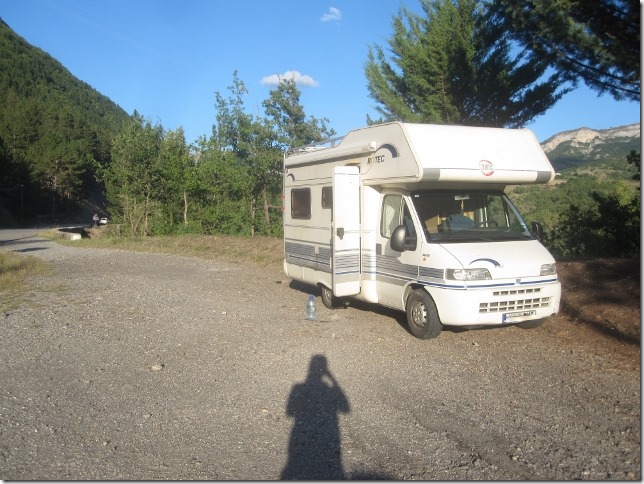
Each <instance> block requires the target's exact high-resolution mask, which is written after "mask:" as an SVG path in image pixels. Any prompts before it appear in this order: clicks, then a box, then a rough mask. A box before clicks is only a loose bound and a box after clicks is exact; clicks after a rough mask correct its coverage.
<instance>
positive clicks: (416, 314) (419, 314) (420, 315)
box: [411, 302, 427, 328]
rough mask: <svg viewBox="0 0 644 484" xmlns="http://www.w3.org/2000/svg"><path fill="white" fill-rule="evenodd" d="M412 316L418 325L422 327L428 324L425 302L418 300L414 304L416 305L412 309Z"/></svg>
mask: <svg viewBox="0 0 644 484" xmlns="http://www.w3.org/2000/svg"><path fill="white" fill-rule="evenodd" d="M411 318H412V321H413V322H414V324H415V325H416V326H418V327H421V328H422V327H423V326H425V324H427V309H426V308H425V305H424V304H423V303H421V302H417V303H416V304H414V307H413V308H412V309H411Z"/></svg>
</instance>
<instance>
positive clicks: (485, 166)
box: [479, 160, 494, 176]
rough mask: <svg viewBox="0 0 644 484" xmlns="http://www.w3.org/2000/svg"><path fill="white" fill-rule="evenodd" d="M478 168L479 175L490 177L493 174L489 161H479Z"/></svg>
mask: <svg viewBox="0 0 644 484" xmlns="http://www.w3.org/2000/svg"><path fill="white" fill-rule="evenodd" d="M479 168H480V169H481V173H483V175H485V176H490V175H491V174H492V173H494V165H493V164H492V162H491V161H487V160H481V161H479Z"/></svg>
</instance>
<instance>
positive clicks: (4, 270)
mask: <svg viewBox="0 0 644 484" xmlns="http://www.w3.org/2000/svg"><path fill="white" fill-rule="evenodd" d="M48 268H49V266H48V265H47V263H46V262H44V261H43V260H41V259H39V258H37V257H34V256H30V255H19V254H15V253H12V252H0V312H7V311H9V310H11V309H13V308H15V307H16V306H17V305H18V304H19V302H20V301H21V300H22V297H23V296H24V294H25V293H26V292H27V291H28V287H27V284H26V280H27V278H28V277H30V276H34V275H40V274H43V273H45V272H47V270H48Z"/></svg>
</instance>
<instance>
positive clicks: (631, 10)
mask: <svg viewBox="0 0 644 484" xmlns="http://www.w3.org/2000/svg"><path fill="white" fill-rule="evenodd" d="M640 8H641V6H640V4H639V2H637V1H636V0H522V1H516V0H493V2H492V3H491V8H490V18H491V19H492V21H494V22H500V23H501V24H502V25H503V27H504V28H505V29H506V30H507V31H508V32H510V33H511V36H512V37H513V38H514V39H516V40H517V41H518V42H519V43H520V44H521V45H522V46H523V47H524V48H526V49H529V50H530V51H531V52H532V53H533V55H534V56H535V58H537V59H539V60H541V61H542V62H547V63H549V64H550V65H551V66H552V67H553V68H554V69H556V70H557V71H559V72H560V73H561V74H562V75H564V76H565V77H566V79H567V80H568V81H570V82H571V83H573V85H577V84H578V83H579V81H580V80H583V81H584V82H585V83H586V84H587V85H588V86H589V87H590V88H591V89H593V90H595V91H597V92H598V93H599V94H602V93H609V94H610V95H612V96H613V97H614V98H615V99H617V100H621V99H629V100H634V101H639V100H640V65H641V60H640Z"/></svg>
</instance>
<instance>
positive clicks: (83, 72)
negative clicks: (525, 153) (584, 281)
mask: <svg viewBox="0 0 644 484" xmlns="http://www.w3.org/2000/svg"><path fill="white" fill-rule="evenodd" d="M402 5H404V6H406V7H408V8H410V9H411V10H412V11H416V12H420V5H419V2H418V0H341V1H338V0H323V1H321V0H273V1H269V0H240V1H234V2H233V1H224V0H183V1H177V0H2V2H0V17H1V18H2V19H3V20H4V21H5V22H6V23H7V24H8V25H9V27H11V28H12V29H13V30H14V31H15V32H16V33H17V34H18V35H20V36H21V37H23V38H24V39H25V40H26V41H27V42H29V43H30V44H32V45H34V46H36V47H39V48H41V49H42V50H44V51H45V52H47V53H48V54H50V55H51V56H52V57H54V58H55V59H57V60H58V61H60V62H61V63H62V64H63V65H64V66H65V67H66V68H67V69H68V70H69V71H70V72H71V73H72V74H73V75H74V76H76V77H77V78H79V79H81V80H83V81H85V82H87V83H88V84H90V85H91V86H92V87H93V88H95V89H96V90H97V91H99V92H100V93H102V94H104V95H106V96H107V97H109V98H110V99H111V100H112V101H114V102H115V103H117V104H118V105H119V106H121V107H122V108H123V109H124V110H125V111H127V112H128V113H129V114H132V112H133V111H134V110H137V111H138V112H139V113H140V114H142V115H143V116H145V117H147V118H149V119H150V120H151V121H152V122H153V123H155V124H156V123H159V124H161V125H162V126H163V127H164V128H165V129H166V130H174V129H177V128H179V127H180V126H182V127H183V128H184V131H185V134H186V138H187V140H188V141H189V142H192V141H194V140H195V139H196V138H198V137H199V136H201V135H206V136H209V135H210V133H211V129H212V125H213V124H214V123H215V115H216V112H215V107H214V102H215V92H220V93H222V94H223V95H224V96H225V97H228V90H227V89H228V86H230V85H231V84H232V78H233V71H235V70H237V72H238V75H239V78H240V79H241V80H242V81H243V82H244V84H245V85H246V87H247V89H248V91H249V94H248V96H247V97H246V98H245V105H246V107H247V110H248V111H249V112H252V113H254V114H257V113H259V114H262V106H261V103H262V101H263V100H265V99H267V98H268V93H269V91H270V90H271V89H272V88H274V85H271V81H272V80H274V79H275V78H276V77H277V76H279V75H281V76H284V75H285V74H286V75H292V73H296V75H297V76H298V77H297V80H298V86H299V89H300V90H301V92H302V96H301V103H302V105H303V106H304V109H305V111H306V113H307V114H308V115H312V116H315V117H317V118H328V119H329V120H330V123H329V125H330V127H332V128H333V129H335V131H336V132H337V133H338V135H341V134H345V133H346V132H348V131H349V130H351V129H352V128H357V127H361V126H364V125H365V124H366V116H367V114H370V115H371V116H372V117H377V113H376V112H375V110H374V105H375V102H374V101H373V100H372V99H371V98H369V95H368V90H367V82H366V79H365V75H364V65H365V63H366V60H367V51H368V47H369V46H373V45H376V44H377V45H380V46H383V47H386V46H387V40H388V39H389V37H390V36H391V21H392V17H393V16H394V15H395V14H396V13H397V12H398V10H399V8H400V7H401V6H402ZM638 122H640V104H639V103H634V102H616V101H614V100H613V99H612V98H611V97H610V96H608V95H604V96H601V97H598V96H597V95H596V94H595V93H594V92H593V91H590V90H589V89H587V88H586V87H585V86H583V87H580V88H579V89H577V90H575V91H573V92H571V93H569V94H567V95H566V96H564V98H563V99H562V100H561V101H560V102H559V103H558V104H557V105H555V107H554V108H551V109H550V110H549V111H548V112H547V113H546V114H544V115H542V116H540V117H538V118H537V119H536V120H535V121H534V122H533V123H532V124H530V125H528V126H527V127H528V128H530V129H532V130H533V131H534V133H535V135H536V136H537V138H538V139H539V140H540V141H545V140H546V139H548V138H549V137H551V136H552V135H554V134H556V133H558V132H561V131H566V130H572V129H577V128H580V127H588V128H593V129H604V128H610V127H614V126H622V125H626V124H632V123H638Z"/></svg>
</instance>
